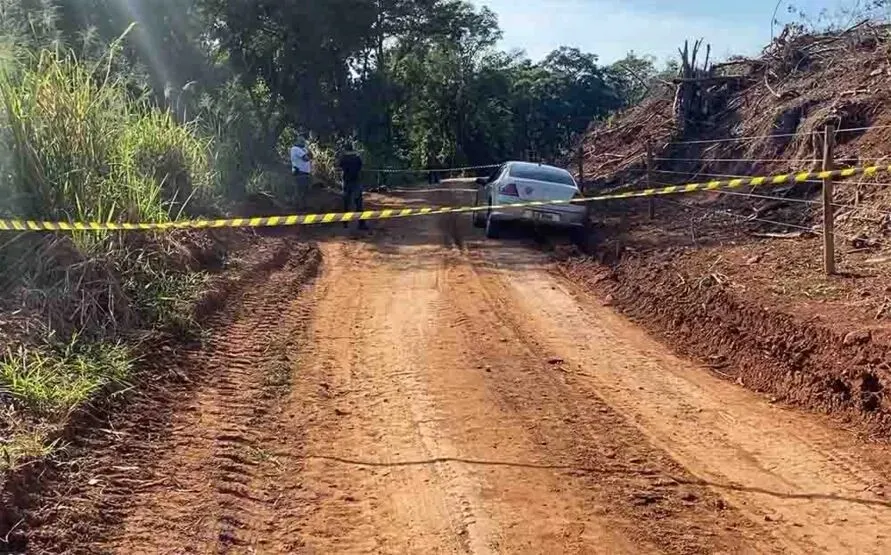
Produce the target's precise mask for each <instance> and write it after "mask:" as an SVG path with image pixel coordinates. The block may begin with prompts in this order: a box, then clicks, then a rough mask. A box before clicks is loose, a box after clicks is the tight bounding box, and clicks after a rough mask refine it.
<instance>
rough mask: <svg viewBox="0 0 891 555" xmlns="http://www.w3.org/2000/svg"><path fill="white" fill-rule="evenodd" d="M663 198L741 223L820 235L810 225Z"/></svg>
mask: <svg viewBox="0 0 891 555" xmlns="http://www.w3.org/2000/svg"><path fill="white" fill-rule="evenodd" d="M664 200H667V201H669V202H672V203H674V204H677V205H679V206H682V207H684V208H692V209H695V210H702V211H706V212H713V213H715V214H720V215H723V216H727V217H730V218H735V219H737V220H740V221H741V222H743V223H745V222H762V223H766V224H772V225H777V226H781V227H788V228H791V229H800V230H804V231H808V232H811V233H816V234H818V235H820V233H819V232H818V231H815V230H814V229H813V228H811V227H805V226H802V225H797V224H790V223H787V222H778V221H776V220H767V219H764V218H750V217H747V216H741V215H739V214H734V213H733V212H728V211H726V210H717V209H714V208H706V207H704V206H697V205H695V204H687V203H684V202H678V201H676V200H672V199H664Z"/></svg>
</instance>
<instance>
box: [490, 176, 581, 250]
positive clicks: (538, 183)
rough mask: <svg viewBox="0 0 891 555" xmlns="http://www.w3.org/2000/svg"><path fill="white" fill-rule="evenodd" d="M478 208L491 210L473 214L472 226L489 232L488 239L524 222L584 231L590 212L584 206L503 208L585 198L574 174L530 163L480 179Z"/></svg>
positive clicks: (559, 205)
mask: <svg viewBox="0 0 891 555" xmlns="http://www.w3.org/2000/svg"><path fill="white" fill-rule="evenodd" d="M477 185H479V189H478V191H477V195H476V205H477V206H481V205H483V206H485V205H488V206H490V207H493V206H496V207H500V208H490V209H489V210H487V211H479V212H474V213H473V223H474V225H475V226H477V227H484V228H485V229H486V237H490V238H494V237H498V234H499V231H500V227H501V224H502V223H503V222H506V221H522V222H528V223H533V224H536V225H544V226H548V227H557V228H570V229H573V230H577V231H583V230H585V229H586V227H587V224H588V210H587V208H586V206H585V205H582V204H568V203H567V204H555V205H550V206H535V207H518V208H510V207H503V206H504V205H510V204H517V203H524V202H530V201H542V200H544V201H569V200H571V199H573V198H579V197H581V196H582V194H581V192H580V191H579V188H578V185H576V182H575V179H573V177H572V175H571V174H570V173H569V172H568V171H566V170H564V169H561V168H556V167H554V166H546V165H543V164H534V163H530V162H507V163H505V164H503V165H502V166H500V167H499V168H498V169H497V170H496V171H495V172H494V173H493V174H492V175H491V176H489V177H488V178H480V179H477Z"/></svg>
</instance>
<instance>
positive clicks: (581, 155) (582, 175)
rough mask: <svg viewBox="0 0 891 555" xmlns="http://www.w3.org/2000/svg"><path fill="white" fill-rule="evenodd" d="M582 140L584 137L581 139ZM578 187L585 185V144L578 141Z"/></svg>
mask: <svg viewBox="0 0 891 555" xmlns="http://www.w3.org/2000/svg"><path fill="white" fill-rule="evenodd" d="M583 141H584V139H583ZM579 187H582V188H584V187H585V145H584V143H579Z"/></svg>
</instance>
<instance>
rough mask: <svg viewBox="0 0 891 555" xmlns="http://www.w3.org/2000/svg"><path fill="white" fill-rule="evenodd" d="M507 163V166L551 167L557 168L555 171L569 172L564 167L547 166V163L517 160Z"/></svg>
mask: <svg viewBox="0 0 891 555" xmlns="http://www.w3.org/2000/svg"><path fill="white" fill-rule="evenodd" d="M507 165H508V166H520V167H526V168H548V169H552V170H557V171H561V172H565V173H569V172H568V171H566V170H565V169H563V168H558V167H557V166H549V165H547V164H536V163H535V162H519V161H512V162H508V163H507Z"/></svg>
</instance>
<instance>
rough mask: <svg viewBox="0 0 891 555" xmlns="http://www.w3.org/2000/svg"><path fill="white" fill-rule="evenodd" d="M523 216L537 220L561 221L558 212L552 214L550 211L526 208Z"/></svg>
mask: <svg viewBox="0 0 891 555" xmlns="http://www.w3.org/2000/svg"><path fill="white" fill-rule="evenodd" d="M523 217H524V218H527V219H530V220H537V221H542V222H559V221H560V216H559V215H557V214H550V213H548V212H536V211H534V210H524V211H523Z"/></svg>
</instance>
